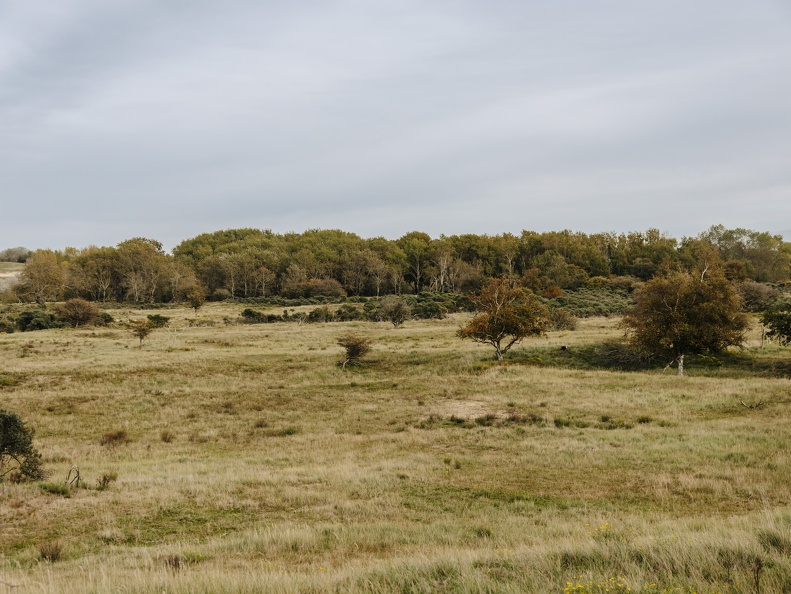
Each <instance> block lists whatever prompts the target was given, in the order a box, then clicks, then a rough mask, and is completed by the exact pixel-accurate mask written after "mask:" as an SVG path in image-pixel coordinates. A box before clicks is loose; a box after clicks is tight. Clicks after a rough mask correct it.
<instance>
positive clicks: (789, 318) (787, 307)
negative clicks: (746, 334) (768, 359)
mask: <svg viewBox="0 0 791 594" xmlns="http://www.w3.org/2000/svg"><path fill="white" fill-rule="evenodd" d="M761 322H762V323H763V324H764V325H765V326H767V327H768V328H769V332H767V333H766V334H767V336H769V337H772V338H775V339H777V341H778V342H779V343H780V344H781V345H787V344H791V297H788V296H786V297H784V298H781V299H778V300H776V301H775V302H774V303H773V304H772V306H771V307H770V308H769V309H767V310H766V312H764V314H763V316H761Z"/></svg>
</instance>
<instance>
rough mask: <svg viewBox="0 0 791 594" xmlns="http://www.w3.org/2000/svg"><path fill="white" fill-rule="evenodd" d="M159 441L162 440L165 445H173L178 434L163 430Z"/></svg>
mask: <svg viewBox="0 0 791 594" xmlns="http://www.w3.org/2000/svg"><path fill="white" fill-rule="evenodd" d="M159 439H161V440H162V442H163V443H171V442H172V441H173V440H174V439H176V434H175V433H173V432H172V431H171V430H170V429H163V430H162V431H161V432H160V433H159Z"/></svg>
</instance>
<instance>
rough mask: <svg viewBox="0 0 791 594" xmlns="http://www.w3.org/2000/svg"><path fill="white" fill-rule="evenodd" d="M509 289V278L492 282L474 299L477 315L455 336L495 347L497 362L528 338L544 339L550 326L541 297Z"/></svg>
mask: <svg viewBox="0 0 791 594" xmlns="http://www.w3.org/2000/svg"><path fill="white" fill-rule="evenodd" d="M510 285H511V283H510V280H509V279H508V278H507V277H502V278H498V279H494V278H493V279H490V280H489V281H488V282H487V283H486V284H485V285H484V286H483V287H482V288H481V290H480V291H479V292H478V293H475V294H473V295H471V296H470V299H471V300H472V302H473V304H474V305H475V309H476V311H477V312H478V314H477V315H476V316H475V317H474V318H473V319H472V320H470V321H469V322H467V324H466V325H465V326H463V327H461V328H459V330H458V332H457V333H456V334H457V336H459V337H460V338H470V339H472V340H473V341H474V342H480V343H484V344H490V345H492V346H493V347H494V351H495V356H496V357H497V359H498V360H502V358H503V355H504V354H505V353H507V352H508V350H509V349H510V348H511V347H512V346H514V345H515V344H516V343H518V342H520V341H521V340H522V339H523V338H525V337H526V336H541V335H543V334H545V333H546V331H547V329H548V328H549V327H550V325H551V322H550V319H549V311H548V310H547V308H546V306H545V305H544V304H543V303H541V301H539V299H538V297H536V296H535V295H533V294H532V293H528V292H527V291H525V290H524V289H522V288H521V287H511V286H510Z"/></svg>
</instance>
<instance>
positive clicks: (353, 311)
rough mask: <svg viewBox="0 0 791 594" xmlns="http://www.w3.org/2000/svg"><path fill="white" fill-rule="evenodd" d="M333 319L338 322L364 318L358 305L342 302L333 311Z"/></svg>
mask: <svg viewBox="0 0 791 594" xmlns="http://www.w3.org/2000/svg"><path fill="white" fill-rule="evenodd" d="M335 319H336V320H337V321H339V322H354V321H357V320H364V319H365V315H364V314H363V311H362V310H361V309H360V308H359V307H355V306H354V305H350V304H348V303H344V304H343V305H341V306H340V307H339V308H338V309H337V310H336V311H335Z"/></svg>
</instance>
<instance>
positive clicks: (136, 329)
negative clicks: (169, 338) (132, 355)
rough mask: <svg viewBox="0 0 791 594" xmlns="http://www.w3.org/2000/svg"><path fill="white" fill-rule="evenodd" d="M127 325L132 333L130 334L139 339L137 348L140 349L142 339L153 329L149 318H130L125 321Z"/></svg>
mask: <svg viewBox="0 0 791 594" xmlns="http://www.w3.org/2000/svg"><path fill="white" fill-rule="evenodd" d="M127 327H128V328H129V331H130V332H131V333H132V336H135V337H137V338H139V339H140V347H139V348H141V349H142V348H143V339H144V338H146V337H147V336H148V335H149V334H151V333H152V332H153V331H154V326H153V325H152V324H151V322H150V321H149V320H130V321H129V322H128V323H127Z"/></svg>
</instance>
